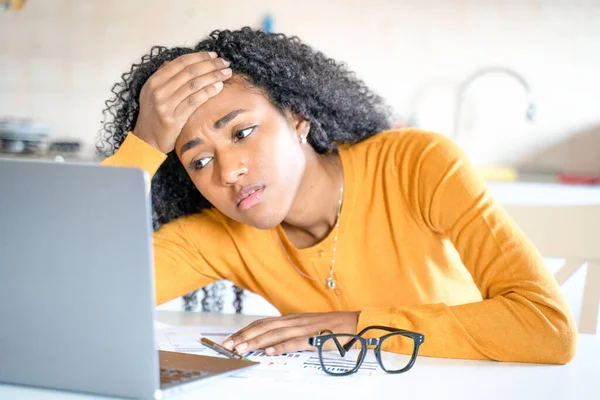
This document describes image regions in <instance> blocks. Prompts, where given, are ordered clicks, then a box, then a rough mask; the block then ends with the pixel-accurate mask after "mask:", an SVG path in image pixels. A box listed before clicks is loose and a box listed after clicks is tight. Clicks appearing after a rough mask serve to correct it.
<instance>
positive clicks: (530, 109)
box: [451, 67, 536, 140]
mask: <svg viewBox="0 0 600 400" xmlns="http://www.w3.org/2000/svg"><path fill="white" fill-rule="evenodd" d="M492 73H503V74H508V75H510V76H512V77H514V78H515V79H516V80H517V81H519V82H520V83H521V85H523V88H524V89H525V94H526V96H527V103H528V106H527V112H526V117H527V119H528V120H529V121H533V119H534V117H535V111H536V110H535V103H534V102H533V95H532V93H531V88H530V87H529V84H528V83H527V81H525V79H524V78H523V77H522V76H521V75H519V74H518V73H516V72H515V71H513V70H511V69H509V68H506V67H486V68H482V69H479V70H477V71H475V72H474V73H472V74H471V75H469V76H468V77H467V79H465V80H464V81H463V83H461V84H460V86H459V87H458V92H457V96H456V104H455V109H454V129H453V130H452V136H451V137H452V138H453V139H454V140H456V139H457V138H458V133H459V125H460V124H459V119H460V112H461V108H462V102H463V98H464V95H465V92H466V90H467V89H468V88H469V86H470V85H471V84H472V83H473V82H474V81H475V80H477V78H479V77H481V76H483V75H487V74H492Z"/></svg>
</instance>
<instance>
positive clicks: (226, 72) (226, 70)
mask: <svg viewBox="0 0 600 400" xmlns="http://www.w3.org/2000/svg"><path fill="white" fill-rule="evenodd" d="M221 73H222V74H223V75H225V76H229V75H231V68H225V69H222V70H221Z"/></svg>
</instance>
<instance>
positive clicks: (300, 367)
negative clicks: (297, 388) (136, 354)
mask: <svg viewBox="0 0 600 400" xmlns="http://www.w3.org/2000/svg"><path fill="white" fill-rule="evenodd" d="M155 328H156V341H157V347H158V349H160V350H166V351H177V352H182V353H190V354H202V355H207V356H213V357H222V358H223V357H225V356H223V355H221V354H219V353H217V352H215V351H213V350H211V349H209V348H207V347H206V346H204V345H202V343H201V342H200V338H202V337H206V338H208V339H210V340H212V341H214V342H216V343H222V342H223V341H224V340H225V339H226V338H227V337H228V336H229V335H231V334H232V333H235V332H237V331H238V330H239V329H237V328H220V327H213V326H202V327H189V326H185V327H181V326H169V325H165V324H160V323H159V324H157V325H156V326H155ZM353 352H354V354H356V353H358V350H350V352H349V353H350V354H353ZM243 356H244V357H246V358H248V359H250V360H252V361H256V362H259V363H260V365H259V366H256V367H254V368H248V369H245V370H242V371H240V372H238V373H236V374H233V375H230V376H229V378H228V379H265V380H270V381H271V380H276V381H279V382H296V381H304V382H314V381H319V383H324V382H325V381H327V382H331V383H332V384H334V383H335V384H339V379H356V378H358V377H364V376H370V375H374V374H384V372H383V371H382V370H381V368H380V367H379V364H378V363H377V361H376V360H375V356H374V354H373V352H372V351H369V352H368V353H367V356H366V358H365V361H364V362H363V364H362V365H361V368H360V369H359V371H358V372H357V373H355V374H352V375H349V376H347V377H331V376H329V375H327V374H326V373H325V372H323V371H322V369H321V364H320V362H319V356H318V355H317V353H316V352H313V351H302V352H295V353H288V354H282V355H279V356H268V355H266V354H265V353H264V352H263V351H262V350H256V351H251V352H249V353H246V354H244V355H243ZM327 357H335V356H334V355H333V353H332V355H331V356H327ZM351 363H352V362H348V361H344V360H336V365H337V366H338V367H339V368H340V369H343V368H345V367H347V368H350V367H352V366H353V365H350V364H351ZM331 378H333V379H334V380H335V382H333V381H331Z"/></svg>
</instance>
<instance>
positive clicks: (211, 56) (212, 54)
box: [208, 51, 217, 58]
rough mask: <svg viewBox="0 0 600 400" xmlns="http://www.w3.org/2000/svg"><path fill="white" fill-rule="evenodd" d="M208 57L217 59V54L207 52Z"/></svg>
mask: <svg viewBox="0 0 600 400" xmlns="http://www.w3.org/2000/svg"><path fill="white" fill-rule="evenodd" d="M208 55H209V56H210V58H217V53H215V52H214V51H209V52H208Z"/></svg>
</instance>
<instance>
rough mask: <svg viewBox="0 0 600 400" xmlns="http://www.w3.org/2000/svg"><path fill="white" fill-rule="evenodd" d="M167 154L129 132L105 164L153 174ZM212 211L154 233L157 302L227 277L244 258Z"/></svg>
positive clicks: (182, 218)
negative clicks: (232, 268)
mask: <svg viewBox="0 0 600 400" xmlns="http://www.w3.org/2000/svg"><path fill="white" fill-rule="evenodd" d="M166 158H167V155H166V154H164V153H162V152H160V151H159V150H157V149H155V148H154V147H152V146H150V145H149V144H147V143H146V142H144V141H143V140H141V139H139V138H138V137H136V136H135V135H133V134H132V133H129V134H128V135H127V137H126V138H125V140H124V141H123V143H122V144H121V147H120V148H119V149H118V150H117V152H116V153H115V154H114V155H113V156H111V157H108V158H107V159H105V160H104V161H103V162H102V165H105V166H116V167H137V168H140V169H142V170H144V171H146V172H148V174H149V176H150V177H153V176H154V175H155V174H156V171H157V170H158V168H159V167H160V166H161V165H162V163H163V162H164V161H165V160H166ZM213 214H214V213H202V214H198V215H192V216H186V217H181V218H178V219H176V220H174V221H171V222H169V223H167V224H164V225H163V226H161V227H160V229H159V230H157V231H156V232H155V233H154V234H153V253H154V274H155V285H156V303H157V304H162V303H165V302H167V301H169V300H172V299H174V298H177V297H179V296H183V295H185V294H186V293H188V292H190V291H192V290H196V289H198V288H201V287H203V286H206V285H208V284H209V283H211V282H214V281H217V280H220V279H226V278H225V275H227V271H224V269H225V267H226V266H227V265H236V264H239V263H240V262H241V259H240V256H239V252H238V251H237V250H236V248H235V246H234V243H233V240H232V238H231V235H229V234H228V232H227V231H226V230H225V229H224V228H223V226H222V223H221V221H220V220H219V219H218V218H216V216H215V215H213ZM215 265H217V266H220V268H217V267H215Z"/></svg>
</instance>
